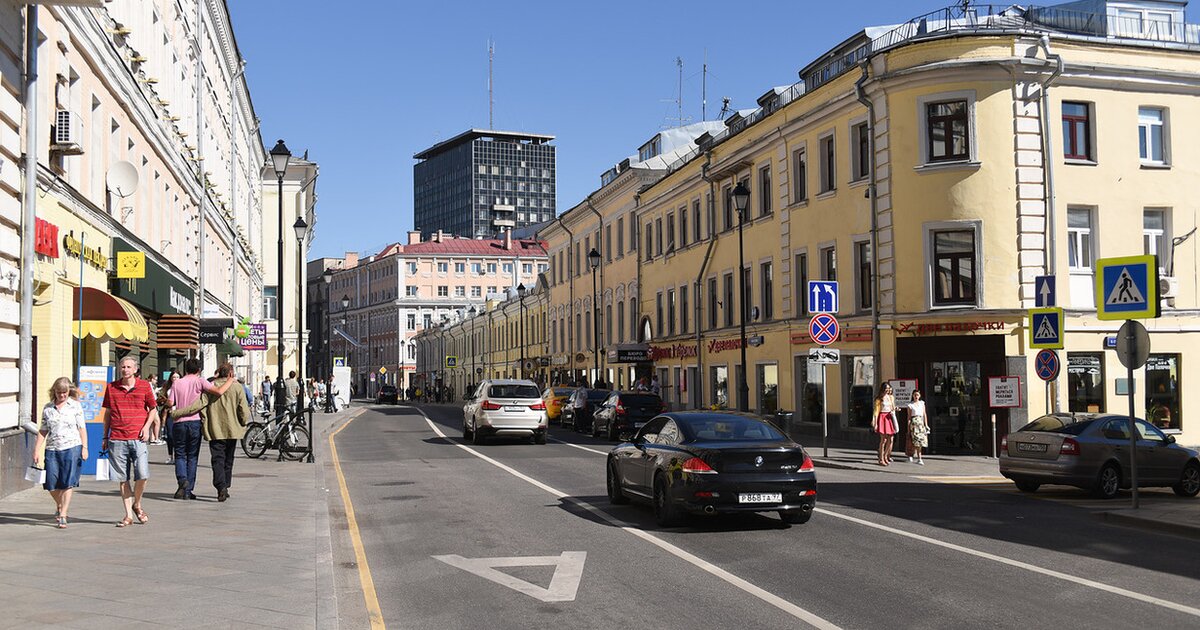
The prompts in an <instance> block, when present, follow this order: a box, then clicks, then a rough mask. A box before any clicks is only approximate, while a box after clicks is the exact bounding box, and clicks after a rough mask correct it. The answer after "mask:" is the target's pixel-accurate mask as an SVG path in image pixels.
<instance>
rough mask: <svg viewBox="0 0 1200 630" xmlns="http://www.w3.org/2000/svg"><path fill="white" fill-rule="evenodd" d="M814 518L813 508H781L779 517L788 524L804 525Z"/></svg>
mask: <svg viewBox="0 0 1200 630" xmlns="http://www.w3.org/2000/svg"><path fill="white" fill-rule="evenodd" d="M810 518H812V510H808V511H805V510H780V511H779V519H780V520H782V521H783V522H784V523H787V524H788V525H803V524H805V523H807V522H808V519H810Z"/></svg>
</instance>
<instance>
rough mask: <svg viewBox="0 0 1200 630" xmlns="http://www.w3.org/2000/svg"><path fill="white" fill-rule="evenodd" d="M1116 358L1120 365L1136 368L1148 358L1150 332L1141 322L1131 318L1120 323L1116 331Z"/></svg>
mask: <svg viewBox="0 0 1200 630" xmlns="http://www.w3.org/2000/svg"><path fill="white" fill-rule="evenodd" d="M1117 358H1118V359H1120V360H1121V365H1124V366H1125V367H1127V368H1129V369H1131V370H1136V369H1138V368H1140V367H1142V366H1143V365H1145V364H1146V359H1148V358H1150V334H1149V333H1147V332H1146V327H1145V326H1143V325H1142V324H1141V322H1135V321H1133V320H1132V319H1131V320H1129V321H1127V322H1125V323H1124V324H1122V325H1121V330H1119V331H1117Z"/></svg>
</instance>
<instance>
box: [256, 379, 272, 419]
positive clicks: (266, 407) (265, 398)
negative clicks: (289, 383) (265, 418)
mask: <svg viewBox="0 0 1200 630" xmlns="http://www.w3.org/2000/svg"><path fill="white" fill-rule="evenodd" d="M258 397H259V399H260V400H262V404H263V411H270V410H271V377H269V376H263V380H262V383H261V384H259V386H258Z"/></svg>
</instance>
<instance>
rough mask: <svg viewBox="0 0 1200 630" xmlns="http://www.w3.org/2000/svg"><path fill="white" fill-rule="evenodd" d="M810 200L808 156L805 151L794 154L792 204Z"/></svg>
mask: <svg viewBox="0 0 1200 630" xmlns="http://www.w3.org/2000/svg"><path fill="white" fill-rule="evenodd" d="M807 199H808V155H807V152H806V151H805V150H804V149H796V150H795V151H793V152H792V203H796V202H799V201H806V200H807Z"/></svg>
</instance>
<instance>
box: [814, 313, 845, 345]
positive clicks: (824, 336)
mask: <svg viewBox="0 0 1200 630" xmlns="http://www.w3.org/2000/svg"><path fill="white" fill-rule="evenodd" d="M840 331H841V329H840V328H839V326H838V320H837V318H836V317H834V316H833V315H830V314H829V313H818V314H816V315H813V318H812V320H811V321H809V322H808V334H809V335H811V336H812V339H813V341H815V342H817V343H819V344H821V345H822V346H828V345H829V344H831V343H833V342H835V341H837V338H838V333H839V332H840Z"/></svg>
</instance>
